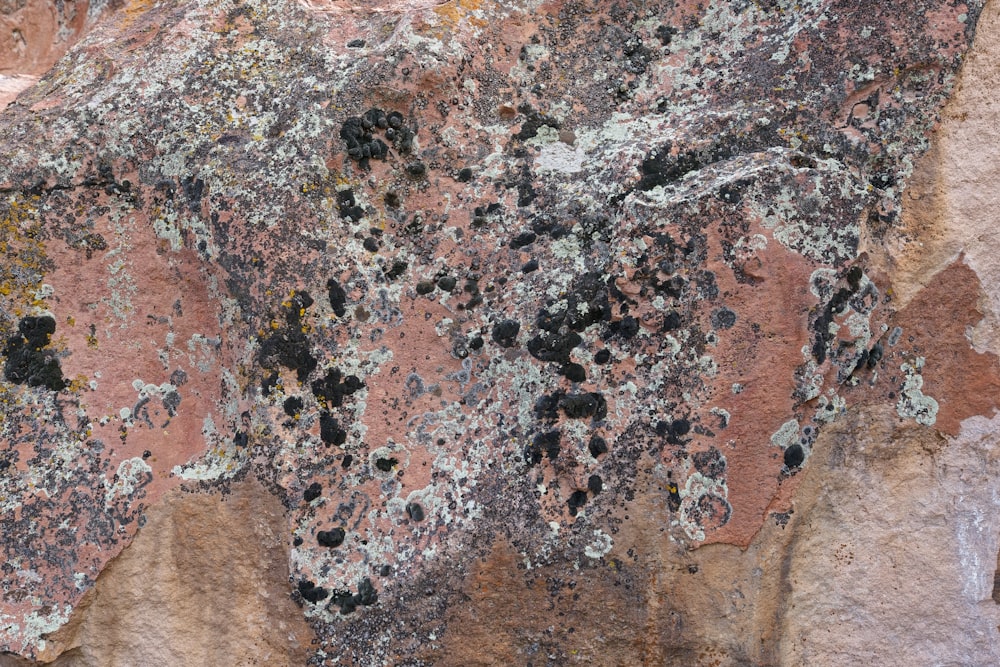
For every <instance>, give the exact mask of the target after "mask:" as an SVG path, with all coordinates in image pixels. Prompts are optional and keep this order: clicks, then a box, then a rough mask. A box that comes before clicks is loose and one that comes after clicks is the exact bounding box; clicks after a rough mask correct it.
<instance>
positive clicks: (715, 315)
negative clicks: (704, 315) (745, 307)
mask: <svg viewBox="0 0 1000 667" xmlns="http://www.w3.org/2000/svg"><path fill="white" fill-rule="evenodd" d="M735 324H736V313H734V312H733V311H732V310H730V309H729V308H726V307H725V306H723V307H722V308H717V309H715V310H714V311H712V326H713V327H715V328H716V329H731V328H732V327H733V325H735Z"/></svg>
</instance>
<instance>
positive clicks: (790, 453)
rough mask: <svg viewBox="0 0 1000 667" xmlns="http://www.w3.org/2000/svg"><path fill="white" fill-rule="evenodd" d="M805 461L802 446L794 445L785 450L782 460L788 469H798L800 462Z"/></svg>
mask: <svg viewBox="0 0 1000 667" xmlns="http://www.w3.org/2000/svg"><path fill="white" fill-rule="evenodd" d="M805 459H806V453H805V450H804V449H802V445H799V444H795V445H789V446H788V447H787V448H786V449H785V454H784V460H785V465H786V466H788V467H789V468H798V467H799V466H800V465H802V462H803V461H805Z"/></svg>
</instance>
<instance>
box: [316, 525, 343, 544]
mask: <svg viewBox="0 0 1000 667" xmlns="http://www.w3.org/2000/svg"><path fill="white" fill-rule="evenodd" d="M346 537H347V533H346V532H345V531H344V529H343V528H339V527H338V528H334V529H333V530H321V531H319V532H318V533H316V541H317V542H318V543H319V545H320V546H321V547H329V548H331V549H332V548H334V547H339V546H340V545H341V544H343V543H344V538H346Z"/></svg>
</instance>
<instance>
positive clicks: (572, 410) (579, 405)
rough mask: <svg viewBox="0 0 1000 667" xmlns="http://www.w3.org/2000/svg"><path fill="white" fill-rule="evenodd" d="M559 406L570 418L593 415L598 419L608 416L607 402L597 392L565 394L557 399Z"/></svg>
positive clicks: (582, 417)
mask: <svg viewBox="0 0 1000 667" xmlns="http://www.w3.org/2000/svg"><path fill="white" fill-rule="evenodd" d="M559 407H560V408H562V411H563V412H564V413H565V414H566V416H567V417H569V418H570V419H584V418H586V417H593V418H594V419H595V420H597V421H600V420H602V419H604V418H605V417H607V416H608V403H607V401H606V400H605V399H604V396H603V395H601V394H600V393H599V392H589V393H586V394H567V395H565V396H563V397H562V399H561V400H560V401H559Z"/></svg>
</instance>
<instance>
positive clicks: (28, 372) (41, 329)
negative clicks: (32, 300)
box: [3, 315, 68, 391]
mask: <svg viewBox="0 0 1000 667" xmlns="http://www.w3.org/2000/svg"><path fill="white" fill-rule="evenodd" d="M55 331H56V321H55V319H54V318H52V317H49V316H47V315H44V316H41V317H25V318H23V319H22V320H21V321H20V322H19V323H18V333H17V334H15V335H14V336H11V337H10V338H8V339H7V343H6V344H5V345H4V349H3V353H4V356H6V357H7V361H6V363H5V364H4V378H5V379H6V380H7V381H8V382H13V383H14V384H27V385H28V386H29V387H45V388H46V389H50V390H52V391H62V390H63V389H65V388H66V386H67V385H68V383H67V382H66V380H65V378H63V375H62V368H61V367H60V365H59V359H58V358H56V356H55V352H54V351H52V350H46V349H44V348H45V347H47V346H48V344H49V341H50V339H51V336H52V334H54V333H55Z"/></svg>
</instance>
